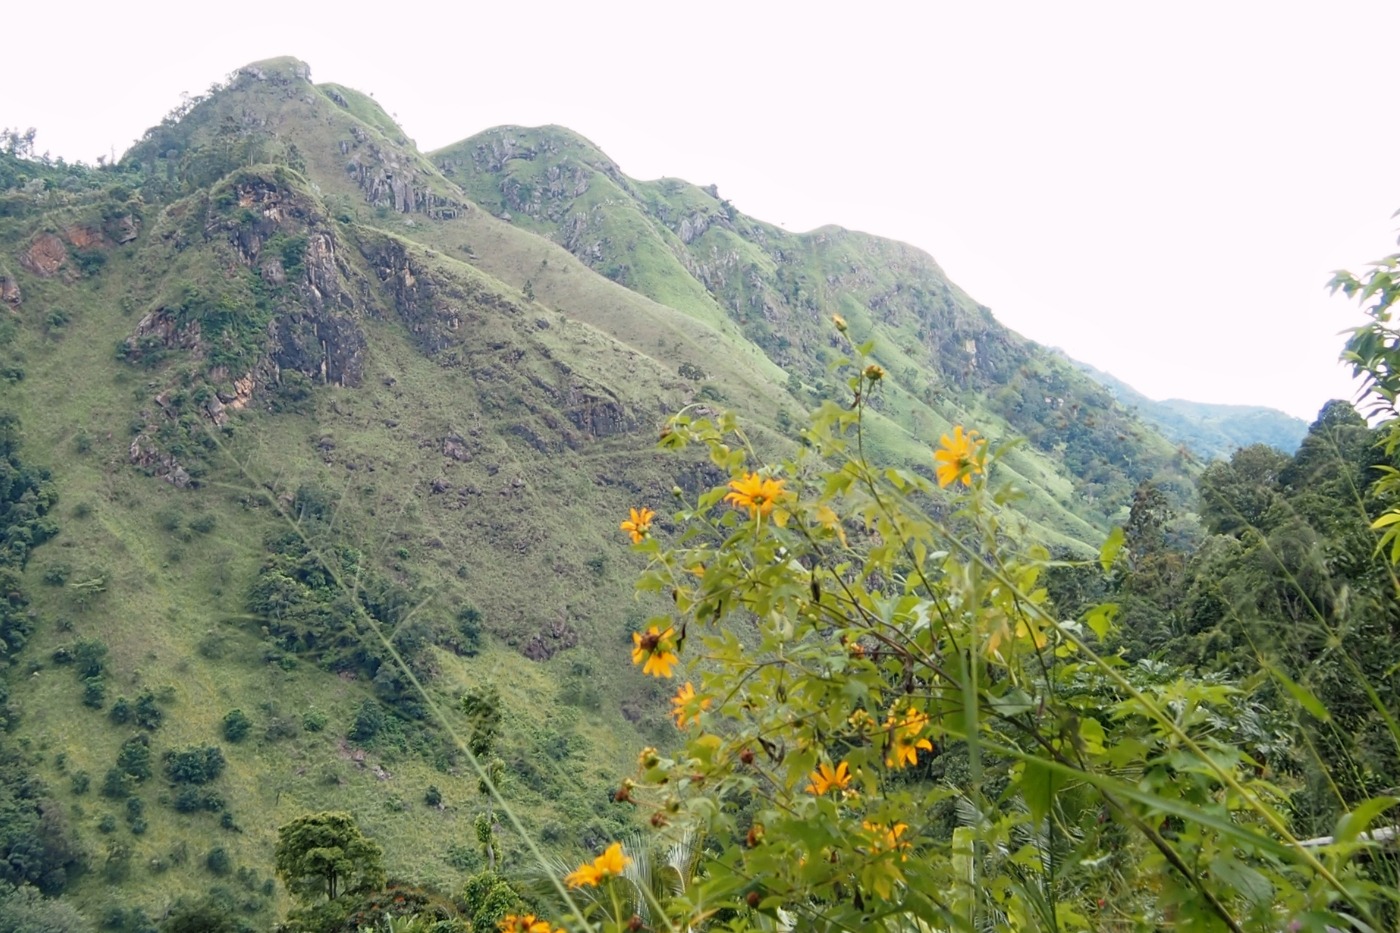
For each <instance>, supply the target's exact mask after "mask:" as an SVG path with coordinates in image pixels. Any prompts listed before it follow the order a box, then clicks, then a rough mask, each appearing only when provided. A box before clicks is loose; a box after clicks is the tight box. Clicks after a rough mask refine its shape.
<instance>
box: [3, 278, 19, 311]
mask: <svg viewBox="0 0 1400 933" xmlns="http://www.w3.org/2000/svg"><path fill="white" fill-rule="evenodd" d="M23 300H24V296H23V295H21V294H20V290H19V283H18V282H16V281H15V279H14V276H11V275H0V301H3V302H5V304H7V305H13V306H14V307H16V308H18V307H19V305H20V302H21V301H23Z"/></svg>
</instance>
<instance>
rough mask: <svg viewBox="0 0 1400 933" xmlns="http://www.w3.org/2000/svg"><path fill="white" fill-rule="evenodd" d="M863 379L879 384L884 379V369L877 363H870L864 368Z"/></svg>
mask: <svg viewBox="0 0 1400 933" xmlns="http://www.w3.org/2000/svg"><path fill="white" fill-rule="evenodd" d="M865 378H866V379H869V380H870V381H871V382H879V381H880V380H881V379H883V378H885V368H884V367H883V366H880V365H879V364H877V363H871V364H870V365H869V366H867V367H865Z"/></svg>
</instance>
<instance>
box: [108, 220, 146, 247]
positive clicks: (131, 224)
mask: <svg viewBox="0 0 1400 933" xmlns="http://www.w3.org/2000/svg"><path fill="white" fill-rule="evenodd" d="M103 232H105V233H106V234H107V235H108V236H109V237H111V238H112V239H114V240H116V241H117V242H118V243H130V242H131V241H132V240H134V239H136V237H137V236H138V235H139V234H140V233H141V221H140V220H138V219H136V216H135V215H134V214H123V215H122V216H121V217H118V218H117V219H116V220H112V221H108V222H107V223H106V224H104V225H103Z"/></svg>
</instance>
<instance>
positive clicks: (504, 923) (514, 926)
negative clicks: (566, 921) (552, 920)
mask: <svg viewBox="0 0 1400 933" xmlns="http://www.w3.org/2000/svg"><path fill="white" fill-rule="evenodd" d="M498 929H499V930H500V931H501V933H564V931H563V930H562V929H557V928H552V927H550V925H549V921H547V920H541V919H539V918H538V917H536V916H535V915H534V914H521V915H517V914H506V915H505V916H504V917H502V918H501V923H500V926H499V927H498Z"/></svg>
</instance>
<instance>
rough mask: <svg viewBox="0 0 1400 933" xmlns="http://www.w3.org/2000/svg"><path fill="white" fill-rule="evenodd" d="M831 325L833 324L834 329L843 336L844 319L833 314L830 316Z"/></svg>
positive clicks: (844, 328)
mask: <svg viewBox="0 0 1400 933" xmlns="http://www.w3.org/2000/svg"><path fill="white" fill-rule="evenodd" d="M831 323H833V324H835V325H836V329H837V330H839V331H840V332H841V333H843V334H844V333H845V332H846V319H845V318H843V317H842V316H841V315H839V314H833V315H832V316H831Z"/></svg>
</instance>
